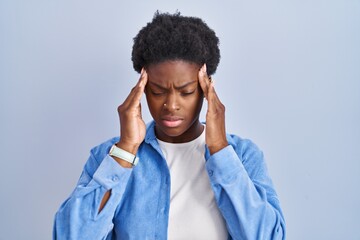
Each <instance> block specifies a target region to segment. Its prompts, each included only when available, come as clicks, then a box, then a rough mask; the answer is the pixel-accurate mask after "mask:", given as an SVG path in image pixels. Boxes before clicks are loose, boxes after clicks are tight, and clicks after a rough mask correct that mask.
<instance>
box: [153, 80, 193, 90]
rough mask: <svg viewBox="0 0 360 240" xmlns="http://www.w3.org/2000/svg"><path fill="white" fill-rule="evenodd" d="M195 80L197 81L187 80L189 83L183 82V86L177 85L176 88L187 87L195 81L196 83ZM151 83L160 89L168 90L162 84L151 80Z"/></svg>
mask: <svg viewBox="0 0 360 240" xmlns="http://www.w3.org/2000/svg"><path fill="white" fill-rule="evenodd" d="M195 82H197V81H196V80H195V81H191V82H187V83H185V84H183V85H181V86H178V87H175V89H176V90H180V89H183V88H185V87H187V86H189V85H191V84H193V83H195ZM149 83H150V84H151V85H154V86H156V87H158V88H160V89H163V90H167V88H165V87H163V86H161V85H159V84H157V83H154V82H150V81H149Z"/></svg>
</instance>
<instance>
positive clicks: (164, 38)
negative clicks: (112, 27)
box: [131, 11, 220, 75]
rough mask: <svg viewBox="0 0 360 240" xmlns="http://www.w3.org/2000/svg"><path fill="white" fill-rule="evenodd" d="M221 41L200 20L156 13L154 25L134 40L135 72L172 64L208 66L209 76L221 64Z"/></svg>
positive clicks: (150, 25)
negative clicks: (153, 66)
mask: <svg viewBox="0 0 360 240" xmlns="http://www.w3.org/2000/svg"><path fill="white" fill-rule="evenodd" d="M218 45H219V39H218V37H217V36H216V35H215V32H214V31H213V30H212V29H210V28H209V27H208V26H207V25H206V23H205V22H204V21H203V20H201V19H200V18H196V17H185V16H181V15H180V12H176V13H175V14H169V13H159V11H157V12H155V15H154V18H153V20H152V22H149V23H148V24H147V25H146V26H145V27H143V28H142V29H141V30H140V31H139V33H138V34H137V35H136V37H135V38H134V45H133V49H132V57H131V60H132V62H133V66H134V69H135V71H137V72H139V73H140V72H141V69H142V68H143V67H146V66H149V65H150V64H156V63H161V62H164V61H168V60H184V61H188V62H192V63H196V64H199V65H200V66H201V65H203V64H204V63H206V67H207V73H208V75H212V74H214V73H215V71H216V68H217V66H218V64H219V61H220V49H219V46H218Z"/></svg>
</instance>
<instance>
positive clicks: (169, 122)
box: [161, 116, 184, 128]
mask: <svg viewBox="0 0 360 240" xmlns="http://www.w3.org/2000/svg"><path fill="white" fill-rule="evenodd" d="M183 121H184V119H183V118H181V117H177V116H164V117H163V118H162V119H161V122H162V124H163V125H164V126H165V127H170V128H174V127H178V126H180V124H181V123H182V122H183Z"/></svg>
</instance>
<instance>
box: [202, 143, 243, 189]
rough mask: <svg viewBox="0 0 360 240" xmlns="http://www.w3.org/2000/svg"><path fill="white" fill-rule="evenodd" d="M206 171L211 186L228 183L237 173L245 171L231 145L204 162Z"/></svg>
mask: <svg viewBox="0 0 360 240" xmlns="http://www.w3.org/2000/svg"><path fill="white" fill-rule="evenodd" d="M206 170H207V172H208V175H209V178H210V180H211V182H212V183H213V184H216V183H224V182H229V181H231V180H232V179H233V178H234V176H235V175H236V174H239V171H245V169H244V166H243V165H242V163H241V161H240V160H239V157H238V155H237V154H236V152H235V150H234V148H233V147H232V146H231V145H229V146H227V147H225V148H223V149H222V150H220V151H218V152H216V153H214V154H213V155H211V156H210V158H209V159H208V161H207V162H206Z"/></svg>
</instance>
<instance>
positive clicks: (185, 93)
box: [181, 90, 195, 96]
mask: <svg viewBox="0 0 360 240" xmlns="http://www.w3.org/2000/svg"><path fill="white" fill-rule="evenodd" d="M194 92H195V90H194V91H189V92H182V93H181V95H182V96H188V95H191V94H193V93H194Z"/></svg>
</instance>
